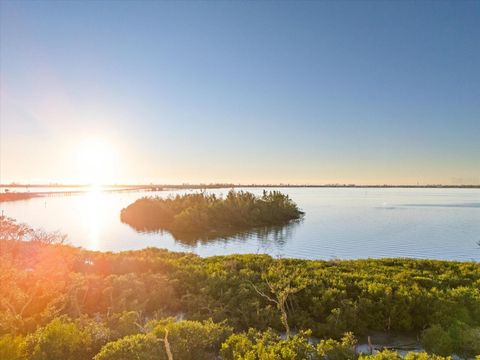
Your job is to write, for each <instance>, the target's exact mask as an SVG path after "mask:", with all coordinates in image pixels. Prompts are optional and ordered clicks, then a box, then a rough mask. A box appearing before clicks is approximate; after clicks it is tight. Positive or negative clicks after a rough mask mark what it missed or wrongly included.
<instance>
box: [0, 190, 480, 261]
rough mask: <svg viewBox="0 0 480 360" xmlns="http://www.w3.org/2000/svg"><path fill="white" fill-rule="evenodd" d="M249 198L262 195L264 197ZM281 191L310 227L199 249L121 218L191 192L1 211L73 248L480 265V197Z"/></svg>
mask: <svg viewBox="0 0 480 360" xmlns="http://www.w3.org/2000/svg"><path fill="white" fill-rule="evenodd" d="M247 190H248V191H252V192H254V193H257V194H261V192H262V190H263V189H260V188H255V189H247ZM279 190H281V191H282V192H284V193H287V194H289V195H290V197H291V198H292V199H293V200H294V201H295V202H297V204H298V205H299V207H300V208H301V209H302V210H303V211H305V213H306V215H305V218H304V219H303V220H302V221H300V222H298V223H293V224H291V225H289V226H286V227H283V228H274V229H260V230H258V231H253V232H251V233H248V234H243V235H239V236H235V237H230V238H227V239H217V240H212V241H208V242H196V243H193V244H192V243H190V244H186V243H182V242H179V241H176V240H175V239H174V238H173V237H172V236H171V235H170V234H169V233H137V232H136V231H135V230H133V229H132V228H130V227H129V226H128V225H126V224H122V223H121V222H120V210H121V209H122V208H123V207H126V206H127V205H129V204H130V203H131V202H133V201H135V200H136V199H138V198H140V197H142V196H145V195H149V196H152V195H158V196H168V195H170V194H175V193H184V192H187V191H185V190H180V191H162V192H144V193H142V192H129V193H102V192H99V191H92V192H89V193H85V194H82V195H73V196H50V197H45V198H34V199H30V200H25V201H17V202H8V203H1V204H0V209H1V210H2V211H4V214H5V215H7V216H10V217H13V218H15V219H17V220H18V221H20V222H25V223H28V224H29V225H31V226H33V227H36V228H40V227H41V228H44V229H45V230H52V231H53V230H59V231H61V232H63V233H66V234H67V235H68V241H69V242H70V243H71V244H73V245H76V246H81V247H83V248H86V249H92V250H102V251H121V250H131V249H141V248H145V247H148V246H155V247H161V248H167V249H169V250H173V251H190V252H195V253H197V254H199V255H201V256H209V255H223V254H232V253H267V254H270V255H273V256H284V257H298V258H307V259H335V258H340V259H356V258H379V257H413V258H433V259H450V260H467V261H469V260H473V261H480V245H479V242H480V190H478V189H361V188H350V189H345V188H287V189H279ZM227 191H228V189H220V190H211V191H209V192H212V193H217V194H222V193H223V194H225V193H226V192H227Z"/></svg>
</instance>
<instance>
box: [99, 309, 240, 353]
mask: <svg viewBox="0 0 480 360" xmlns="http://www.w3.org/2000/svg"><path fill="white" fill-rule="evenodd" d="M146 328H147V329H149V332H148V333H147V334H137V335H129V336H126V337H123V338H121V339H118V340H116V341H112V342H109V343H108V344H106V345H105V346H104V347H103V348H102V349H101V351H100V352H99V353H98V354H97V355H96V356H95V360H130V359H142V360H143V359H145V360H149V359H152V360H153V359H155V360H162V359H165V360H166V359H168V357H167V352H166V344H165V341H167V342H168V345H169V348H170V349H171V352H172V355H173V358H174V359H181V360H208V359H213V358H215V356H216V354H218V352H219V350H220V345H221V344H222V342H223V341H224V340H225V339H226V338H227V337H228V336H229V335H230V334H231V332H232V330H231V328H229V327H228V326H225V324H216V323H213V322H212V321H210V320H209V321H205V322H198V321H178V322H177V321H175V319H172V318H169V319H163V320H156V321H151V322H149V323H148V324H147V326H146Z"/></svg>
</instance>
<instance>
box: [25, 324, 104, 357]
mask: <svg viewBox="0 0 480 360" xmlns="http://www.w3.org/2000/svg"><path fill="white" fill-rule="evenodd" d="M92 335H93V333H92V332H90V331H88V330H87V329H85V328H84V329H82V328H80V327H79V326H78V325H77V324H75V323H74V322H72V321H70V320H68V319H64V318H57V319H54V320H52V321H51V322H50V323H49V324H47V325H46V326H45V327H43V328H40V329H38V330H37V331H35V333H33V334H30V335H28V336H27V337H26V339H25V344H24V348H23V355H24V357H25V358H26V359H28V360H50V359H65V360H84V359H90V358H92V356H93V355H94V354H95V352H96V351H97V350H98V349H95V347H94V339H93V338H92Z"/></svg>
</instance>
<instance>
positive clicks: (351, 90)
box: [0, 0, 480, 185]
mask: <svg viewBox="0 0 480 360" xmlns="http://www.w3.org/2000/svg"><path fill="white" fill-rule="evenodd" d="M479 39H480V2H475V1H461V2H456V1H451V2H450V1H437V2H426V1H425V2H413V1H412V2H361V1H358V2H347V1H345V2H342V1H339V2H327V1H321V2H293V1H292V2H287V1H282V2H263V1H262V2H240V1H236V2H154V1H98V2H93V1H92V2H90V1H84V2H80V1H70V2H67V1H64V2H59V1H8V0H4V1H1V2H0V95H1V100H0V183H3V184H6V183H10V182H20V183H52V182H55V183H96V182H99V183H109V184H113V183H150V182H153V183H158V184H161V183H163V184H167V183H170V184H173V183H243V184H250V183H258V184H266V183H274V184H279V183H290V184H328V183H342V184H343V183H347V184H350V183H355V184H399V185H402V184H414V185H415V184H420V185H425V184H446V185H463V184H473V185H478V184H480V40H479Z"/></svg>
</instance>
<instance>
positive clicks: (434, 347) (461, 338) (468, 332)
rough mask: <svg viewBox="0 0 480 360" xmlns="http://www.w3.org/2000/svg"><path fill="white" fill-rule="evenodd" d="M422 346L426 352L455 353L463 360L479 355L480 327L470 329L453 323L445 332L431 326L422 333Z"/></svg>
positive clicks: (461, 323) (435, 326)
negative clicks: (463, 359)
mask: <svg viewBox="0 0 480 360" xmlns="http://www.w3.org/2000/svg"><path fill="white" fill-rule="evenodd" d="M422 343H423V346H424V347H425V349H426V350H427V351H430V352H432V353H435V354H439V355H445V356H446V355H450V354H452V353H455V354H457V355H459V356H462V357H464V358H472V357H474V356H475V355H477V354H480V327H471V326H469V325H467V324H465V323H463V322H460V321H455V322H454V323H453V324H451V325H450V326H449V327H448V329H447V330H444V329H443V328H442V327H441V326H439V325H433V326H431V327H430V328H428V329H427V330H425V331H424V333H423V337H422Z"/></svg>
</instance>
